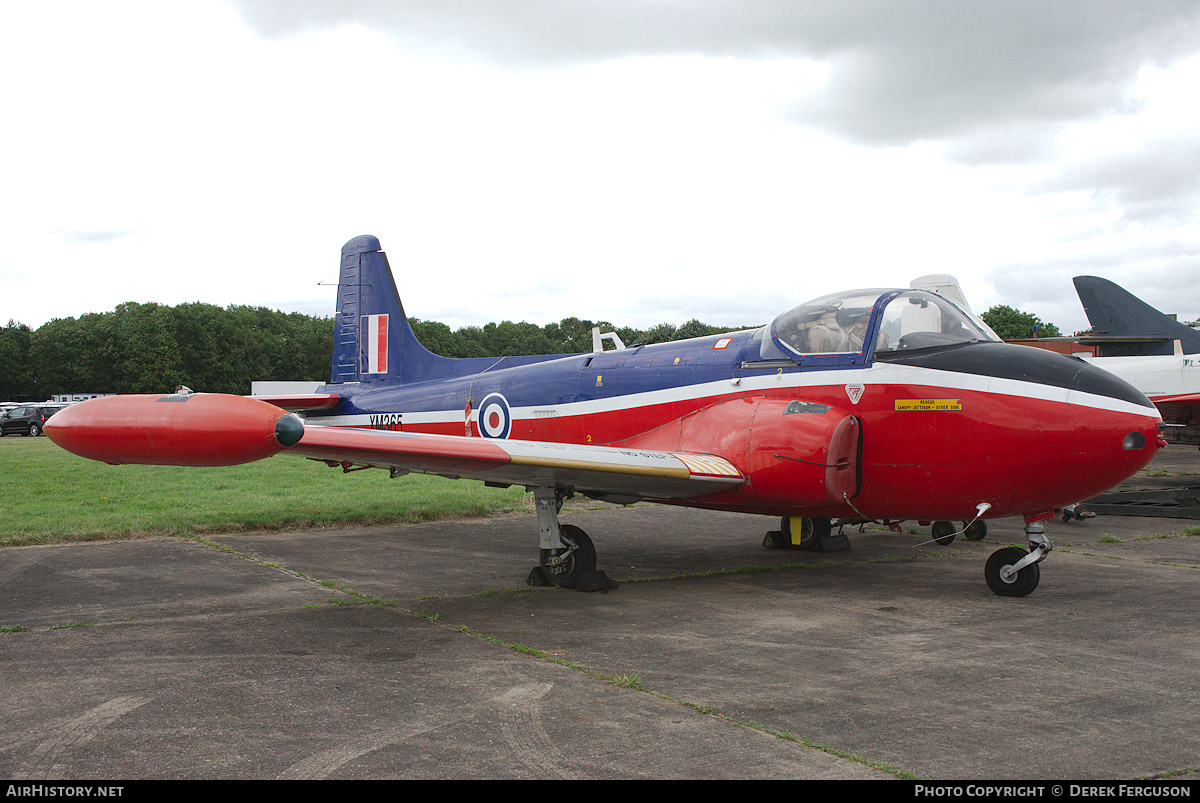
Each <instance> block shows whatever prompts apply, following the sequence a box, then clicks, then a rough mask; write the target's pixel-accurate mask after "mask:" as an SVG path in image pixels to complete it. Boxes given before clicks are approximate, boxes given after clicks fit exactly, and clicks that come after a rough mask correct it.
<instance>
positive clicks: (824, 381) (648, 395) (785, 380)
mask: <svg viewBox="0 0 1200 803" xmlns="http://www.w3.org/2000/svg"><path fill="white" fill-rule="evenodd" d="M852 385H862V386H863V387H864V393H863V398H866V397H867V396H868V394H870V392H871V389H872V388H879V387H895V386H898V385H924V386H928V387H936V388H944V389H945V390H947V391H955V390H962V391H969V392H975V393H994V394H998V395H1001V396H1011V397H1017V398H1023V399H1037V400H1040V401H1049V402H1057V403H1061V404H1073V405H1078V406H1081V407H1090V408H1094V409H1098V410H1108V411H1111V412H1119V413H1127V414H1131V415H1143V416H1146V417H1147V418H1158V411H1157V410H1155V409H1154V408H1153V407H1143V406H1141V405H1138V404H1133V403H1132V402H1127V401H1123V400H1121V399H1115V398H1112V397H1110V396H1099V395H1096V394H1092V393H1083V392H1081V391H1077V390H1070V389H1068V388H1061V387H1057V386H1054V385H1043V384H1040V383H1037V382H1025V381H1022V380H1019V379H1005V378H1000V377H993V376H984V375H982V374H967V373H960V372H958V371H940V370H937V369H933V368H922V367H918V366H907V365H906V366H897V365H887V364H882V365H875V366H872V367H871V368H854V369H847V370H832V371H804V372H793V373H787V374H770V375H767V376H757V377H742V378H741V381H740V382H739V383H738V384H736V385H734V384H733V383H732V382H731V380H730V379H721V380H716V381H712V382H701V383H698V384H695V385H683V386H680V387H673V388H664V389H662V390H652V391H646V392H642V393H631V394H628V395H623V396H612V397H608V398H602V399H589V400H587V401H579V402H567V403H563V404H554V405H545V404H542V405H535V406H529V407H513V408H512V411H511V412H512V418H513V420H526V419H535V418H546V417H547V413H548V412H549V413H552V414H553V415H554V416H555V417H571V416H586V415H595V414H598V413H612V412H622V411H625V410H630V409H637V408H641V407H650V406H654V405H660V404H671V403H675V402H686V401H694V400H696V399H705V398H712V397H717V396H724V395H730V394H734V393H745V392H755V391H766V390H771V389H775V388H796V389H797V390H798V391H799V392H800V393H803V391H804V390H805V389H808V388H811V389H816V388H823V389H826V390H827V391H828V389H834V388H837V387H838V386H842V387H849V386H852ZM861 401H862V399H861V398H860V402H861ZM843 406H844V408H845V409H846V410H847V411H849V412H854V408H855V405H854V404H853V403H851V401H850V399H849V395H848V394H847V398H846V400H845V404H844V405H843ZM381 412H382V411H381ZM386 412H401V413H403V415H404V423H405V424H446V423H462V421H463V411H462V410H461V409H455V410H430V411H423V412H408V411H386ZM477 415H478V411H472V413H471V417H472V420H476V417H477ZM308 423H310V424H314V425H317V426H361V427H365V426H370V425H371V414H367V413H362V414H357V415H343V416H311V415H310V416H309V417H308Z"/></svg>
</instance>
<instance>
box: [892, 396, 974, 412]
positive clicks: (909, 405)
mask: <svg viewBox="0 0 1200 803" xmlns="http://www.w3.org/2000/svg"><path fill="white" fill-rule="evenodd" d="M961 409H962V399H896V411H897V412H899V411H902V410H961Z"/></svg>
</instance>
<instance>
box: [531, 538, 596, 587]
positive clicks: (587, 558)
mask: <svg viewBox="0 0 1200 803" xmlns="http://www.w3.org/2000/svg"><path fill="white" fill-rule="evenodd" d="M559 539H560V540H561V541H562V542H563V543H564V544H566V545H567V548H566V549H543V550H540V552H541V554H540V555H539V557H538V563H540V564H541V566H542V570H543V571H545V572H546V576H547V577H549V578H550V581H551V582H552V583H554V585H556V586H558V587H559V588H574V587H575V583H576V582H578V581H579V576H580V575H581V574H583V573H584V572H594V571H596V547H595V546H593V545H592V539H591V538H589V537H588V534H587V533H585V532H584V531H583V530H581V529H579V528H578V527H576V526H574V525H571V524H563V525H560V526H559ZM571 547H574V548H575V549H574V551H571ZM567 552H570V555H568V557H567V558H566V559H565V560H563V561H562V562H561V563H556V562H554V561H553V560H552V559H553V558H555V557H558V556H559V555H562V554H566V553H567Z"/></svg>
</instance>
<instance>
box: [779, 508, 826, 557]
mask: <svg viewBox="0 0 1200 803" xmlns="http://www.w3.org/2000/svg"><path fill="white" fill-rule="evenodd" d="M779 530H780V532H782V533H783V537H784V538H785V539H786V540H787V542H788V544H789V545H790V546H794V547H798V548H800V549H808V550H812V549H815V548H816V547H815V546H814V544H815V543H816V539H817V527H816V525H815V524H814V523H813V519H810V518H809V517H808V516H784V517H783V520H782V521H781V522H780V523H779Z"/></svg>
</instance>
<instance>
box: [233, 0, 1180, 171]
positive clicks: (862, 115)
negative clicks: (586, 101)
mask: <svg viewBox="0 0 1200 803" xmlns="http://www.w3.org/2000/svg"><path fill="white" fill-rule="evenodd" d="M234 4H235V7H236V8H237V9H238V10H239V11H240V13H241V14H242V16H243V18H244V19H245V21H246V22H247V24H249V25H250V26H251V27H252V28H253V29H254V30H255V31H256V32H258V33H259V34H260V35H263V36H269V37H286V36H293V35H296V34H298V33H301V32H304V31H308V30H312V29H320V28H328V27H336V26H339V25H349V24H356V25H361V26H364V27H368V28H371V29H373V30H378V31H381V32H383V33H385V34H387V35H388V36H390V37H392V38H393V39H394V40H395V41H396V42H398V43H399V44H400V45H401V46H402V47H406V48H416V49H419V50H422V51H424V52H425V53H426V54H429V53H431V52H432V53H437V54H441V55H444V56H457V57H462V58H473V59H482V60H485V61H489V62H492V63H494V64H498V65H502V66H509V67H511V68H513V69H522V68H534V67H546V66H550V67H554V66H567V65H576V64H580V63H585V62H590V61H603V60H609V59H619V58H627V57H637V56H667V55H682V54H687V55H705V56H713V57H738V58H804V59H813V60H818V61H822V62H824V63H826V64H827V65H828V68H829V70H828V77H827V81H826V83H825V84H824V86H822V87H821V88H820V89H818V90H816V91H812V92H806V91H805V89H806V88H804V87H798V88H797V92H798V96H797V98H796V100H795V103H794V104H793V105H792V106H791V108H790V109H789V111H788V113H789V117H790V119H792V120H794V121H795V122H798V123H802V124H805V125H811V126H815V127H817V128H819V129H821V130H824V131H827V132H829V133H831V134H834V135H836V136H838V137H843V138H846V139H849V140H852V141H856V142H861V143H866V144H871V145H904V144H908V143H911V142H914V141H918V140H926V139H947V138H958V137H971V136H977V135H983V136H985V137H986V136H989V135H992V132H994V131H995V130H996V129H997V128H998V129H1000V130H1005V129H1028V128H1029V127H1036V126H1038V125H1041V124H1046V123H1053V124H1061V123H1065V122H1068V121H1072V120H1079V119H1091V118H1095V117H1099V116H1103V115H1107V114H1113V113H1130V112H1132V111H1134V110H1135V109H1136V107H1137V104H1136V100H1135V99H1134V98H1133V97H1132V96H1131V95H1130V88H1131V85H1132V83H1133V81H1134V80H1135V78H1136V77H1137V74H1138V70H1139V69H1140V68H1141V67H1142V66H1143V65H1144V64H1147V63H1151V64H1159V65H1167V64H1170V63H1172V62H1173V61H1175V60H1177V59H1179V58H1181V57H1183V56H1184V55H1187V54H1190V53H1193V52H1195V49H1196V48H1197V46H1198V45H1200V6H1198V5H1197V4H1196V3H1194V2H1190V0H1175V2H1157V3H1151V4H1146V3H1129V2H1127V0H1088V2H1082V1H1081V0H1073V1H1072V0H1068V1H1060V2H1046V1H1045V0H1040V1H1039V0H1006V2H1003V3H997V2H995V1H994V0H926V1H925V2H907V3H896V2H891V0H859V1H858V2H853V3H818V2H795V0H775V1H770V2H767V1H760V2H745V0H691V2H673V1H671V0H660V1H659V2H647V1H646V0H625V1H624V2H620V1H617V2H604V3H599V2H585V1H582V0H580V1H577V2H557V1H555V2H551V1H550V0H546V1H545V2H529V0H491V1H490V2H487V3H477V2H473V1H472V0H437V1H436V2H434V0H409V1H408V2H394V1H393V0H342V1H341V2H338V3H326V2H320V1H319V0H310V1H309V2H294V0H288V1H287V2H282V1H281V0H235V3H234ZM801 95H802V96H801ZM1009 150H1010V151H1011V150H1012V149H1009ZM1011 155H1012V154H1011V153H1010V156H1011Z"/></svg>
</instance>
